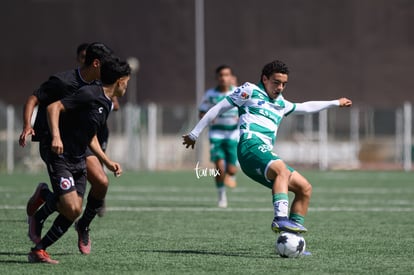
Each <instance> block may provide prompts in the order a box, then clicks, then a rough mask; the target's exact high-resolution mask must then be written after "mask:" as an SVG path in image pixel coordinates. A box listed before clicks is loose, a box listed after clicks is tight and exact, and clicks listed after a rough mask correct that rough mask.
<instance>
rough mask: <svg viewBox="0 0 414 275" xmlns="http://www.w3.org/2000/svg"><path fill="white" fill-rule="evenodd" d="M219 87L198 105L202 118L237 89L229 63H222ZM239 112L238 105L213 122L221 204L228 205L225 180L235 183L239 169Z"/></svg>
mask: <svg viewBox="0 0 414 275" xmlns="http://www.w3.org/2000/svg"><path fill="white" fill-rule="evenodd" d="M216 79H217V84H218V85H217V87H215V88H212V89H210V90H207V91H206V93H205V94H204V97H203V99H202V102H201V104H200V106H199V108H198V110H199V112H200V113H199V114H200V118H202V117H203V116H204V115H205V113H206V112H207V111H208V110H210V109H211V108H212V107H213V106H215V105H216V104H217V103H219V102H220V101H222V100H223V99H225V98H226V96H228V95H230V94H231V93H232V91H233V89H234V86H232V82H233V79H234V78H233V73H232V70H231V68H230V67H229V66H227V65H221V66H219V67H218V68H217V69H216ZM238 121H239V115H238V112H237V108H236V107H234V108H231V109H230V110H228V111H226V112H224V113H222V114H221V115H219V116H217V118H216V119H214V121H212V123H211V125H210V131H209V139H210V160H211V161H212V162H214V164H215V166H216V169H217V171H219V174H218V175H216V177H215V181H216V187H217V191H218V207H220V208H226V207H227V195H226V187H225V183H226V184H227V185H228V186H229V187H235V186H236V181H235V177H234V175H235V174H236V172H237V166H236V165H237V142H238V140H239V133H238V130H237V123H238Z"/></svg>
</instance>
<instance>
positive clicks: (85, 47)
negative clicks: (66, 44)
mask: <svg viewBox="0 0 414 275" xmlns="http://www.w3.org/2000/svg"><path fill="white" fill-rule="evenodd" d="M88 46H89V43H82V44H80V45H79V46H78V47H77V48H76V56H78V55H79V54H80V53H81V52H82V51H84V50H86V49H87V48H88Z"/></svg>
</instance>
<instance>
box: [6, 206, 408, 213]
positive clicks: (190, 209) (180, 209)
mask: <svg viewBox="0 0 414 275" xmlns="http://www.w3.org/2000/svg"><path fill="white" fill-rule="evenodd" d="M24 209H26V207H25V206H23V205H0V210H24ZM107 210H108V211H114V212H272V211H273V210H272V209H271V207H269V208H231V207H230V208H227V209H221V208H215V207H211V208H209V207H128V206H126V207H123V206H112V207H108V208H107ZM309 211H310V212H413V211H414V207H410V208H401V207H394V208H393V207H389V208H383V207H371V208H355V207H311V208H309Z"/></svg>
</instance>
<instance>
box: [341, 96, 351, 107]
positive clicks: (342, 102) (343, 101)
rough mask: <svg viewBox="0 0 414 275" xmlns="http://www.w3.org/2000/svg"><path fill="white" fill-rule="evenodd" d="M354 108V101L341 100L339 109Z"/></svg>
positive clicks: (344, 98) (343, 98)
mask: <svg viewBox="0 0 414 275" xmlns="http://www.w3.org/2000/svg"><path fill="white" fill-rule="evenodd" d="M351 106H352V100H350V99H348V98H346V97H342V98H340V99H339V107H351Z"/></svg>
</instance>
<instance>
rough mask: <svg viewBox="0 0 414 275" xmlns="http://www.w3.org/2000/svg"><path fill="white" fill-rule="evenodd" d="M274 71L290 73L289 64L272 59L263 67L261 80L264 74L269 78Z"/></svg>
mask: <svg viewBox="0 0 414 275" xmlns="http://www.w3.org/2000/svg"><path fill="white" fill-rule="evenodd" d="M274 73H281V74H289V69H288V67H287V65H286V64H285V63H283V62H282V61H280V60H275V61H272V62H270V63H268V64H266V65H265V66H264V67H263V70H262V75H261V76H260V81H262V77H263V76H266V77H267V78H269V77H270V76H271V75H272V74H274Z"/></svg>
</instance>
